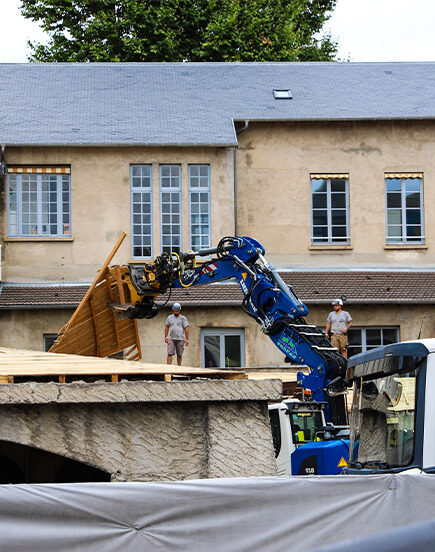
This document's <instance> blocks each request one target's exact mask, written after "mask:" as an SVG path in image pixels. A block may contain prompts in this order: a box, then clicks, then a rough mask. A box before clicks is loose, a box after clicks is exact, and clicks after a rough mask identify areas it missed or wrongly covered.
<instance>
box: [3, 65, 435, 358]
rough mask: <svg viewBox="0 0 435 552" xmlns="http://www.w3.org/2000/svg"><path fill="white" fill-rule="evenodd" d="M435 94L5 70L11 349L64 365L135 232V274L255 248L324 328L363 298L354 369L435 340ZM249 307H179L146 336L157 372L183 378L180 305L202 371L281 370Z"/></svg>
mask: <svg viewBox="0 0 435 552" xmlns="http://www.w3.org/2000/svg"><path fill="white" fill-rule="evenodd" d="M434 76H435V64H434V63H424V64H413V63H403V64H402V63H399V64H397V63H396V64H388V63H378V64H376V63H375V64H351V63H349V64H335V63H332V64H331V63H321V64H318V63H313V64H309V63H308V64H304V63H302V64H293V63H280V64H273V63H272V64H83V65H80V64H37V65H31V64H25V65H3V66H1V65H0V83H1V85H2V86H1V92H0V94H1V95H2V99H3V100H4V101H3V102H2V103H1V106H2V107H0V112H1V113H2V120H3V125H2V129H1V130H0V136H1V140H0V144H1V146H2V183H3V185H2V199H3V201H2V209H1V216H2V219H3V221H2V228H3V235H2V237H1V245H2V270H1V282H2V289H1V294H0V342H1V343H2V345H3V346H11V347H22V348H29V349H43V348H48V347H49V345H50V343H51V341H52V339H53V337H54V336H55V335H56V333H57V332H58V331H59V329H60V328H61V327H62V325H63V324H64V323H65V322H66V321H67V320H68V318H69V317H70V315H71V314H72V312H73V310H74V308H75V306H76V305H77V304H78V303H79V301H80V299H81V297H82V296H83V294H84V292H85V290H86V286H87V285H88V284H89V283H90V282H91V281H92V280H93V278H94V276H95V273H96V271H97V270H98V267H99V266H100V265H101V263H102V262H103V261H104V259H105V258H106V256H107V254H108V253H109V251H110V250H111V248H112V247H113V245H114V243H115V241H116V240H117V238H118V237H119V235H120V234H121V232H122V231H127V233H128V237H127V239H126V240H125V241H124V243H123V245H122V247H121V248H120V250H119V252H118V253H117V255H116V257H115V259H114V262H115V263H118V264H125V263H128V262H130V263H134V264H141V263H143V262H147V261H149V260H150V259H152V258H153V257H155V256H157V255H159V254H160V252H161V251H170V250H175V251H177V250H180V249H181V250H188V249H199V248H201V247H209V246H214V245H216V244H217V243H218V241H219V240H220V238H222V237H223V236H227V235H247V236H252V237H254V238H256V239H257V240H258V241H259V242H260V243H262V244H263V245H264V247H265V249H266V256H267V258H268V260H269V261H271V262H272V263H273V264H274V265H275V266H276V267H277V268H278V269H279V270H280V272H281V274H282V276H283V278H284V280H285V281H286V283H288V284H289V285H292V287H293V289H294V291H296V293H297V294H298V295H299V296H300V298H301V299H302V301H304V302H305V303H306V304H307V306H308V308H309V309H310V314H309V318H308V320H309V321H310V322H311V323H313V324H316V325H319V326H324V325H325V323H326V316H327V314H328V312H329V311H330V310H331V307H330V304H331V301H332V299H335V298H337V297H344V298H345V309H346V310H348V311H350V313H351V315H352V317H353V320H354V325H353V329H352V332H351V334H350V346H349V349H350V354H353V353H356V352H359V351H360V350H366V349H367V348H370V347H374V346H377V345H382V344H386V343H389V342H393V341H397V340H406V339H415V338H417V337H418V336H419V335H420V336H421V337H433V336H435V314H434V302H435V220H434V217H433V215H432V210H433V206H434V205H435V185H434V182H435V162H434V156H433V152H434V149H435V121H434V115H435V108H434V106H435V101H434V100H435V97H434V92H433V89H432V87H431V86H430V81H431V79H433V77H434ZM403 90H406V91H407V93H406V94H405V93H403V94H402V93H400V91H403ZM164 299H166V297H164V298H162V300H164ZM241 299H242V293H241V291H239V290H238V286H237V285H236V284H233V283H228V282H225V283H215V284H213V285H208V286H203V287H201V288H199V287H198V288H190V289H189V290H182V291H181V290H176V291H174V292H173V294H172V296H171V299H170V301H169V302H168V306H166V307H165V308H163V309H162V311H161V312H160V313H159V314H158V315H157V317H156V318H154V319H152V320H141V321H139V329H140V336H141V344H142V351H143V360H144V361H148V362H162V361H164V359H165V357H166V352H165V343H164V333H163V328H164V322H165V318H166V316H167V314H168V308H169V306H170V305H171V304H172V302H173V301H174V300H178V301H180V302H181V303H182V306H183V313H184V314H185V315H186V316H187V317H188V319H189V321H190V324H191V331H190V337H191V339H190V345H189V347H188V348H187V349H186V352H185V357H184V363H185V364H189V365H192V366H199V365H203V366H228V367H234V366H276V365H279V364H282V363H283V358H282V354H281V353H280V352H279V351H278V350H277V349H275V348H274V346H273V345H272V344H271V343H269V341H268V338H267V337H265V336H264V335H263V334H262V333H261V331H260V328H259V327H258V325H256V323H255V322H254V321H252V320H251V319H249V318H248V317H246V316H245V315H244V314H243V311H242V309H241V308H240V303H241Z"/></svg>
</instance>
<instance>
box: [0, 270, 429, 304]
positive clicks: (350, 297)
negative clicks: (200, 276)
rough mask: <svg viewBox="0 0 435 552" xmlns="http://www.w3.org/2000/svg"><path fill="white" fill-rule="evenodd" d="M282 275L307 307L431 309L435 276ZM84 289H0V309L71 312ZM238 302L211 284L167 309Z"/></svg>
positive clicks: (233, 293) (233, 291) (232, 287)
mask: <svg viewBox="0 0 435 552" xmlns="http://www.w3.org/2000/svg"><path fill="white" fill-rule="evenodd" d="M281 276H282V277H283V279H284V281H285V282H286V283H287V284H288V285H292V287H293V289H294V291H295V292H296V293H297V294H298V296H299V297H300V299H301V300H302V301H303V302H304V303H307V304H308V305H310V304H330V303H331V300H332V299H334V298H337V297H341V296H342V295H346V297H347V301H346V303H347V304H388V303H390V304H395V303H408V304H416V303H420V304H435V272H363V271H349V272H344V271H343V272H282V273H281ZM86 290H87V286H67V285H63V286H30V285H29V286H27V285H26V286H24V285H23V286H21V285H20V286H17V285H8V284H3V286H2V290H1V294H0V309H1V310H10V309H16V308H24V309H32V308H75V307H76V306H77V305H78V304H79V302H80V300H81V299H82V297H83V296H84V294H85V292H86ZM166 298H167V295H165V296H162V300H166ZM241 300H242V294H241V291H240V289H239V286H238V284H233V283H219V284H218V283H216V284H211V285H205V286H197V287H193V288H190V289H174V290H172V294H171V298H170V302H169V304H172V302H174V301H179V302H180V303H182V304H183V305H184V306H235V305H240V304H241Z"/></svg>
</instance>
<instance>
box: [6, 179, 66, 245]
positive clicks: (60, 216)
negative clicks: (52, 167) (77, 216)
mask: <svg viewBox="0 0 435 552" xmlns="http://www.w3.org/2000/svg"><path fill="white" fill-rule="evenodd" d="M47 177H48V178H50V179H54V180H55V181H56V192H51V191H45V192H43V190H42V187H43V183H44V179H46V178H47ZM27 179H28V180H32V181H33V184H36V191H33V192H23V180H27ZM13 184H15V196H16V206H15V209H12V203H11V202H12V197H11V194H12V192H11V186H12V185H13ZM64 185H67V188H68V189H67V190H64ZM6 188H7V211H8V215H7V220H8V237H10V238H46V239H50V238H65V237H71V177H70V174H69V173H68V174H67V173H55V172H37V173H36V172H30V171H29V172H27V171H23V172H10V173H8V175H7V186H6ZM24 193H29V194H34V195H36V199H35V201H34V202H35V203H36V212H35V213H33V215H34V217H35V215H36V218H35V220H34V221H33V222H32V223H30V221H29V222H28V223H25V222H24V216H26V214H27V213H24V207H23V204H24V201H23V194H24ZM43 193H48V194H49V195H51V193H55V194H56V198H55V205H56V212H55V214H56V217H57V221H56V223H52V222H51V221H48V222H44V221H43V201H42V199H43ZM64 194H66V195H67V197H66V198H65V197H64ZM44 204H45V205H47V203H46V202H44ZM50 204H51V202H49V203H48V205H50ZM45 214H47V215H48V216H50V214H54V213H45ZM29 215H30V213H29ZM65 217H67V222H65V221H64V219H65ZM13 218H15V221H14V222H13ZM26 224H28V225H29V226H34V225H36V227H37V228H36V232H28V233H25V232H23V226H25V225H26ZM54 224H55V225H56V232H55V233H51V228H50V227H51V226H53V225H54ZM44 225H47V226H48V227H49V230H48V232H44V231H43V226H44ZM65 228H67V231H65Z"/></svg>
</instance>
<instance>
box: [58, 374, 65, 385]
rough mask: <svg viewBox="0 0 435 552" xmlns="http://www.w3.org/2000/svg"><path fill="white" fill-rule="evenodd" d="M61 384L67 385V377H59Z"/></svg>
mask: <svg viewBox="0 0 435 552" xmlns="http://www.w3.org/2000/svg"><path fill="white" fill-rule="evenodd" d="M59 383H66V376H65V375H61V376H59Z"/></svg>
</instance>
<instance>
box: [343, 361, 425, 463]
mask: <svg viewBox="0 0 435 552" xmlns="http://www.w3.org/2000/svg"><path fill="white" fill-rule="evenodd" d="M415 382H416V371H415V370H412V371H410V372H407V373H401V374H392V375H389V376H387V377H382V378H378V379H363V378H361V379H360V380H359V381H358V382H355V383H354V394H353V401H352V412H351V434H350V462H351V464H350V465H351V466H353V467H357V468H358V467H360V468H379V469H382V468H395V467H402V466H408V465H409V464H410V463H411V462H412V460H413V457H414V420H415V416H414V413H415V402H416V385H415Z"/></svg>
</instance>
